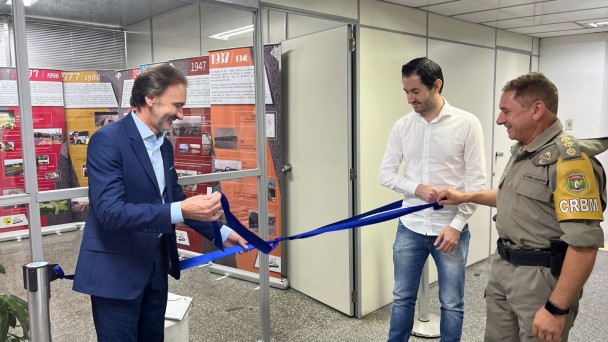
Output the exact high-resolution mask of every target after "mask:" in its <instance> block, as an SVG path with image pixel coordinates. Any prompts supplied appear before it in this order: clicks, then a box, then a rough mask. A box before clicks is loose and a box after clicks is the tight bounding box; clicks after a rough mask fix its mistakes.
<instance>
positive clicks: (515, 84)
mask: <svg viewBox="0 0 608 342" xmlns="http://www.w3.org/2000/svg"><path fill="white" fill-rule="evenodd" d="M502 91H503V92H505V91H515V100H516V101H517V102H518V103H519V104H520V105H521V106H522V107H525V108H527V107H530V105H532V103H533V102H534V101H543V102H544V103H545V106H546V107H547V108H548V109H549V110H550V111H551V112H553V113H554V114H557V104H558V102H559V96H558V94H557V87H556V86H555V84H553V82H551V81H550V80H549V79H548V78H547V76H545V75H544V74H542V73H540V72H530V73H527V74H525V75H521V76H519V77H518V78H516V79H513V80H511V81H509V82H507V84H505V86H504V87H503V88H502Z"/></svg>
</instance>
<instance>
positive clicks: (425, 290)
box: [412, 258, 441, 338]
mask: <svg viewBox="0 0 608 342" xmlns="http://www.w3.org/2000/svg"><path fill="white" fill-rule="evenodd" d="M412 335H414V336H420V337H426V338H436V337H439V336H440V335H441V334H440V330H439V316H437V315H435V314H431V313H429V260H428V258H427V260H426V262H425V263H424V268H423V269H422V277H421V278H420V287H419V288H418V317H416V319H415V320H414V327H413V328H412Z"/></svg>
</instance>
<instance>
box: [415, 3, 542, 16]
mask: <svg viewBox="0 0 608 342" xmlns="http://www.w3.org/2000/svg"><path fill="white" fill-rule="evenodd" d="M546 1H548V0H536V1H534V0H458V1H452V2H447V3H442V4H438V5H433V6H426V7H421V8H420V9H423V10H427V11H430V12H433V13H437V14H442V15H446V16H454V15H459V14H466V13H473V12H481V11H485V10H490V9H496V8H505V9H506V8H509V7H516V6H520V5H527V4H531V3H535V2H546ZM549 1H552V0H549Z"/></svg>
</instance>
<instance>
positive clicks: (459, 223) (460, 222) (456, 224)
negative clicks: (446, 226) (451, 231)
mask: <svg viewBox="0 0 608 342" xmlns="http://www.w3.org/2000/svg"><path fill="white" fill-rule="evenodd" d="M466 225H467V220H465V218H464V217H462V216H460V215H456V216H454V218H453V219H452V222H451V223H450V227H453V228H455V229H456V230H458V231H459V232H462V230H463V229H464V226H466Z"/></svg>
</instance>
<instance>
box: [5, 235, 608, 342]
mask: <svg viewBox="0 0 608 342" xmlns="http://www.w3.org/2000/svg"><path fill="white" fill-rule="evenodd" d="M81 234H82V233H81V232H71V233H64V234H63V235H61V236H59V235H52V236H45V237H43V244H44V256H45V258H46V259H47V260H49V261H50V262H54V263H59V264H60V265H61V266H62V267H63V268H64V270H65V271H66V272H67V273H69V272H71V271H73V270H74V265H75V260H76V256H77V250H78V246H79V244H80V239H81ZM29 248H30V247H29V241H28V240H23V241H21V242H16V241H12V242H1V243H0V263H2V264H3V265H4V266H5V267H6V269H7V275H3V276H0V293H6V292H8V293H14V294H19V295H22V296H25V290H24V289H23V280H22V276H21V265H22V264H24V263H26V262H27V261H28V260H29V259H30V256H29ZM489 265H490V261H489V260H486V261H482V262H480V263H477V264H476V265H473V266H471V267H469V268H468V270H467V287H466V294H465V301H466V304H465V305H466V309H465V327H464V332H463V337H462V341H464V342H477V341H482V340H483V330H484V326H485V302H484V300H483V298H482V295H483V289H484V288H485V284H486V282H487V278H488V272H489ZM218 277H219V276H218V275H216V274H212V273H210V272H209V270H208V269H207V268H199V269H191V270H187V271H185V272H184V273H183V274H182V279H181V280H179V281H175V280H173V279H172V278H170V279H171V281H170V290H171V291H172V292H174V293H177V294H181V295H186V296H190V297H193V298H194V302H193V303H194V306H193V307H192V308H191V309H190V341H193V342H203V341H204V342H215V341H218V342H219V341H222V342H223V341H229V342H232V341H259V340H260V338H261V332H260V328H259V322H260V310H259V294H258V291H256V290H255V288H256V286H257V284H254V283H250V282H246V281H242V280H237V279H231V278H226V279H223V280H220V281H216V279H217V278H218ZM606 284H608V253H607V252H600V253H599V256H598V261H597V262H596V265H595V269H594V272H593V274H592V275H591V278H590V280H589V282H588V283H587V286H586V288H585V295H584V298H583V302H582V304H581V311H580V313H579V317H578V318H577V321H576V325H575V327H574V328H573V329H572V332H571V335H570V336H571V338H570V341H574V342H578V341H581V342H601V341H607V340H608V325H607V324H606V322H607V321H606V318H605V317H606V312H605V308H606V307H608V291H607V290H606V289H607V288H608V286H607V285H606ZM117 286H120V284H117ZM430 295H431V312H433V313H438V302H437V287H436V286H431V290H430ZM270 301H271V307H270V310H271V326H272V333H271V336H272V339H273V341H277V342H279V341H281V342H282V341H285V342H287V341H289V342H292V341H293V342H300V341H301V342H309V341H332V342H333V341H355V342H356V341H361V342H368V341H385V340H386V334H387V331H388V326H389V319H390V309H391V308H390V305H388V306H386V307H384V308H381V309H380V310H378V311H376V312H373V313H371V314H369V315H367V316H365V317H364V318H363V319H355V318H351V317H347V316H345V315H343V314H341V313H339V312H337V311H335V310H333V309H331V308H329V307H327V306H325V305H323V304H320V303H319V302H317V301H315V300H313V299H311V298H309V297H307V296H305V295H303V294H301V293H299V292H297V291H294V290H278V289H271V290H270ZM51 323H52V328H51V329H52V334H53V342H76V341H78V342H81V341H95V334H94V329H93V326H92V318H91V313H90V302H89V298H88V297H87V296H85V295H82V294H79V293H76V292H73V291H72V290H71V282H70V281H68V280H57V281H55V282H53V283H52V298H51ZM410 341H416V342H420V341H438V339H430V340H429V339H421V338H415V337H413V338H411V339H410ZM168 342H171V341H168Z"/></svg>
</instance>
